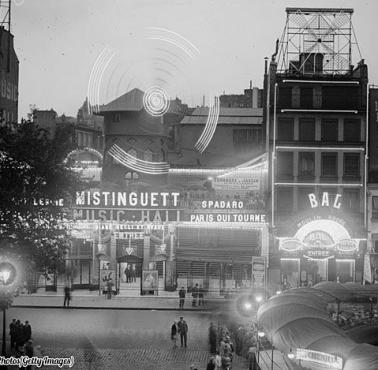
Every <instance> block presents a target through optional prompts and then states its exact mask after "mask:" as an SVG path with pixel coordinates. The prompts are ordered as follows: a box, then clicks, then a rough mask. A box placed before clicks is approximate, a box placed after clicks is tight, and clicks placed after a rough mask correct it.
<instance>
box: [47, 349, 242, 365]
mask: <svg viewBox="0 0 378 370" xmlns="http://www.w3.org/2000/svg"><path fill="white" fill-rule="evenodd" d="M44 354H45V355H48V356H50V357H69V356H74V357H75V365H74V367H73V368H74V369H75V370H76V369H77V370H84V369H85V370H87V369H93V370H95V369H96V370H102V369H108V370H113V369H114V370H117V369H125V370H167V369H171V370H189V368H190V365H191V364H194V365H195V366H197V368H198V370H202V369H206V364H207V361H208V359H209V353H208V352H207V351H205V350H203V351H200V350H190V349H187V350H183V349H181V348H177V349H176V350H172V349H170V350H168V349H154V348H149V349H126V350H120V349H116V350H114V349H112V350H105V349H101V350H79V349H75V348H67V349H55V348H46V349H45V350H44ZM42 369H52V367H51V366H49V367H43V368H42ZM241 369H247V365H246V363H245V360H244V359H242V358H239V357H236V358H235V360H234V366H233V370H241Z"/></svg>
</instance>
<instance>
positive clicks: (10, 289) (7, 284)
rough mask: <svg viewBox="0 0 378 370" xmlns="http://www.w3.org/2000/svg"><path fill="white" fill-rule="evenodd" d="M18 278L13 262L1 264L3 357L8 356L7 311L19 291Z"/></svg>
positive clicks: (0, 290) (0, 289) (0, 288)
mask: <svg viewBox="0 0 378 370" xmlns="http://www.w3.org/2000/svg"><path fill="white" fill-rule="evenodd" d="M16 277H17V271H16V267H15V266H14V265H13V264H12V263H11V262H8V261H3V262H1V263H0V293H1V296H0V298H1V299H0V306H1V308H2V310H3V343H2V349H1V354H2V355H3V356H5V355H6V353H5V352H6V339H7V338H6V331H5V328H6V310H7V308H8V307H9V306H10V305H11V304H12V300H13V296H14V293H15V291H16V289H17V286H15V285H16V284H14V283H15V281H16ZM15 288H16V289H15Z"/></svg>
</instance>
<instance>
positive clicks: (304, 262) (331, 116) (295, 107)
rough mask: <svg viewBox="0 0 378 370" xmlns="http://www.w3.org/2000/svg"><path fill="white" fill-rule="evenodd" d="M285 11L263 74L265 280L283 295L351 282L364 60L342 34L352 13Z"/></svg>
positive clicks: (360, 192)
mask: <svg viewBox="0 0 378 370" xmlns="http://www.w3.org/2000/svg"><path fill="white" fill-rule="evenodd" d="M286 13H287V21H286V26H285V31H284V35H283V37H282V39H281V41H280V48H277V50H276V53H275V54H274V55H273V56H272V61H271V63H270V70H269V73H268V74H267V76H266V78H267V79H268V82H267V84H266V86H268V91H269V95H268V96H269V100H268V102H267V104H269V109H268V110H267V112H268V115H269V127H268V135H269V147H270V169H271V194H272V197H271V207H270V208H271V224H272V229H273V236H274V240H273V241H274V248H272V255H271V264H270V270H271V271H270V273H271V275H270V279H271V282H272V283H273V284H276V285H277V286H278V285H279V284H282V285H283V286H284V287H288V286H291V287H293V286H303V285H312V284H314V283H317V282H319V281H322V280H330V281H340V282H345V281H361V280H362V272H363V255H364V250H365V240H366V233H365V231H366V201H365V196H366V177H365V154H366V152H365V149H366V148H365V147H366V102H367V99H366V98H367V97H366V91H367V82H368V71H367V66H366V64H365V63H364V60H361V61H360V62H359V63H358V64H357V66H353V65H352V54H351V50H352V42H353V40H352V38H351V34H352V33H349V34H347V35H346V33H345V32H346V31H345V30H351V27H352V24H351V17H352V13H353V9H322V8H311V9H306V8H305V9H304V8H287V9H286ZM341 25H342V26H341ZM277 53H278V60H277V61H276V56H277Z"/></svg>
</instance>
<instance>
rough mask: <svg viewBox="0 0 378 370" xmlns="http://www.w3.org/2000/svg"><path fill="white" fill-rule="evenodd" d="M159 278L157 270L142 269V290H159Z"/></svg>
mask: <svg viewBox="0 0 378 370" xmlns="http://www.w3.org/2000/svg"><path fill="white" fill-rule="evenodd" d="M158 288H159V278H158V272H157V270H147V271H146V270H143V271H142V290H143V291H151V290H158Z"/></svg>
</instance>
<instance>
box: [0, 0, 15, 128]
mask: <svg viewBox="0 0 378 370" xmlns="http://www.w3.org/2000/svg"><path fill="white" fill-rule="evenodd" d="M4 7H5V8H6V7H7V5H4ZM2 12H3V9H1V10H0V13H2ZM2 15H3V14H2ZM6 17H8V15H7V16H6ZM4 21H5V20H3V21H2V22H1V25H0V55H1V58H0V124H6V123H10V122H13V123H17V120H18V64H19V62H18V58H17V55H16V52H15V50H14V42H13V41H14V38H13V35H12V34H11V33H10V31H9V24H8V23H7V26H6V27H4V23H3V22H4Z"/></svg>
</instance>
